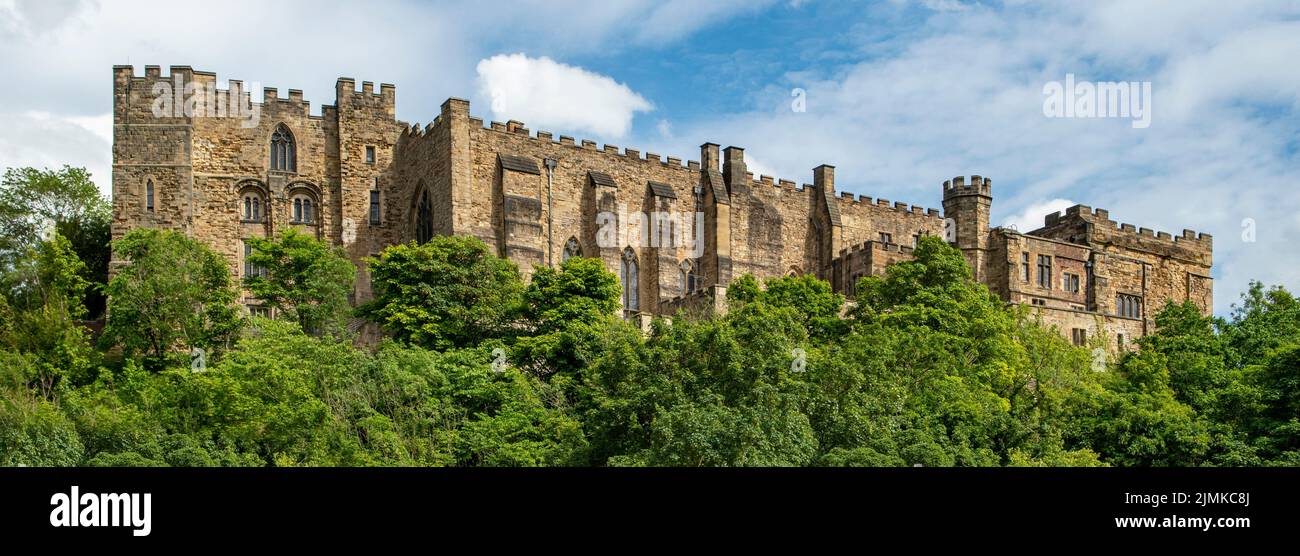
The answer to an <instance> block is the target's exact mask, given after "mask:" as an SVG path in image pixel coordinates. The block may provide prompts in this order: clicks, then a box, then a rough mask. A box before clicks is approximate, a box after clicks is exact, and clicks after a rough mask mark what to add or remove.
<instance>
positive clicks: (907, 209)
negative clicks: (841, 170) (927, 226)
mask: <svg viewBox="0 0 1300 556" xmlns="http://www.w3.org/2000/svg"><path fill="white" fill-rule="evenodd" d="M837 199H838V200H839V202H840V205H841V208H847V209H849V210H852V209H853V207H857V208H861V207H871V208H874V209H885V210H891V211H896V212H900V213H903V214H905V215H907V216H919V217H924V218H933V219H942V218H943V216H942V215H941V213H940V212H939V209H935V208H926V207H922V206H918V205H909V204H907V203H904V202H901V201H897V202H891V201H890V200H889V199H872V198H871V197H870V196H868V195H858V196H856V197H855V196H854V195H853V194H852V193H849V192H847V191H841V192H840V194H839V197H837Z"/></svg>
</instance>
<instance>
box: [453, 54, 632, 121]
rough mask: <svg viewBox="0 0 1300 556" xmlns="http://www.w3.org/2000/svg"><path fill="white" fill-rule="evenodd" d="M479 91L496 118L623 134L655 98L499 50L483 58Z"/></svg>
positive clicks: (593, 75) (547, 61)
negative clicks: (499, 51) (651, 98)
mask: <svg viewBox="0 0 1300 556" xmlns="http://www.w3.org/2000/svg"><path fill="white" fill-rule="evenodd" d="M477 71H478V92H479V96H480V97H482V98H485V99H489V102H490V106H491V111H492V114H493V116H494V118H496V119H499V120H505V119H514V120H520V121H523V122H524V123H525V124H527V125H529V126H531V127H533V128H537V129H547V130H565V131H575V132H580V131H586V132H590V133H593V134H595V135H597V136H600V137H609V138H620V137H623V136H624V135H626V134H627V132H628V130H629V129H631V127H632V117H633V115H635V114H636V113H637V112H648V111H650V110H652V109H653V108H654V106H653V105H652V104H651V103H650V101H648V100H646V99H645V98H644V97H642V96H641V95H639V94H637V93H636V92H635V91H633V90H632V89H630V88H628V87H627V86H626V85H623V84H622V83H618V82H617V81H614V80H613V79H611V78H609V77H607V76H604V75H600V74H598V73H593V72H590V71H587V70H585V69H582V68H579V67H575V66H569V65H565V64H561V63H559V62H556V61H554V60H552V59H550V58H547V57H545V56H543V57H541V58H530V57H528V56H526V55H524V54H498V55H496V56H493V57H491V58H487V59H484V60H481V61H479V63H478V68H477Z"/></svg>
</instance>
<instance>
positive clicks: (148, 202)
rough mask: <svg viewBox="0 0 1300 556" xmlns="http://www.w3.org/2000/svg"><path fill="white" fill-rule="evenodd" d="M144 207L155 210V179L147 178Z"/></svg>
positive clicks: (151, 210) (150, 210)
mask: <svg viewBox="0 0 1300 556" xmlns="http://www.w3.org/2000/svg"><path fill="white" fill-rule="evenodd" d="M144 209H145V210H146V211H148V212H153V180H147V181H145V184H144Z"/></svg>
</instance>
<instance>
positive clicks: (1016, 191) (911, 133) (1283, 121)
mask: <svg viewBox="0 0 1300 556" xmlns="http://www.w3.org/2000/svg"><path fill="white" fill-rule="evenodd" d="M931 4H933V3H931ZM965 7H966V8H967V9H963V10H955V11H938V12H927V13H928V15H925V16H924V18H923V19H922V20H921V23H919V24H918V25H917V27H916V28H909V29H907V30H906V31H900V32H899V33H897V34H896V35H893V36H887V37H883V38H882V37H881V36H880V35H878V34H871V33H864V34H863V36H862V37H860V38H858V39H852V38H850V39H846V40H850V41H852V40H857V41H858V42H857V43H856V44H853V45H850V47H849V48H848V50H849V51H853V50H854V49H855V48H856V49H858V50H861V51H862V52H868V54H860V53H859V54H855V55H854V56H856V58H855V59H852V60H849V61H848V62H846V63H843V64H838V65H833V66H830V67H827V66H824V65H818V64H810V65H809V66H807V67H792V68H791V69H790V71H789V73H788V74H787V75H786V79H785V80H784V81H783V82H777V83H773V84H771V85H770V86H769V87H768V88H767V90H765V91H760V92H758V93H756V94H755V95H754V98H756V99H757V100H756V101H755V102H754V104H753V105H752V106H751V107H750V108H749V109H747V110H745V111H742V112H740V113H730V114H718V115H715V116H712V117H708V118H704V119H702V120H699V121H695V122H682V121H680V120H678V130H677V136H679V137H683V138H687V137H689V138H691V139H693V140H695V141H696V142H698V141H699V140H713V141H715V142H719V143H722V144H724V145H725V144H732V145H738V146H743V147H745V148H746V156H749V155H750V153H754V154H755V155H757V156H760V157H763V160H764V162H765V164H767V165H770V167H771V168H772V169H773V171H775V172H778V175H779V176H782V177H789V178H791V179H796V180H797V181H808V176H810V174H811V171H810V168H812V167H813V166H816V165H817V164H820V163H830V164H834V165H836V166H837V170H836V185H837V187H838V188H839V189H841V190H849V191H854V192H858V193H862V194H867V195H873V196H883V197H886V198H890V199H898V200H904V201H909V202H914V203H917V204H921V205H923V206H924V205H925V204H926V203H930V204H931V205H932V206H937V205H938V197H939V187H940V184H941V183H942V182H943V180H945V179H948V178H950V177H952V176H957V175H963V174H967V175H968V174H980V175H984V176H990V177H992V178H993V179H994V189H993V197H994V200H993V210H994V214H993V221H994V222H1009V223H1016V225H1017V227H1018V228H1020V229H1021V230H1022V231H1027V230H1032V229H1035V228H1038V227H1040V226H1041V219H1042V217H1043V214H1044V213H1046V212H1051V210H1053V209H1054V208H1060V207H1059V205H1060V202H1061V201H1063V200H1065V199H1072V200H1074V201H1076V202H1078V203H1082V204H1087V205H1091V206H1094V207H1102V208H1107V209H1110V213H1111V216H1112V218H1115V219H1117V220H1120V221H1122V222H1127V223H1132V224H1135V225H1137V226H1140V227H1147V228H1152V229H1155V230H1161V231H1168V232H1171V233H1173V234H1175V235H1177V234H1178V233H1180V232H1181V231H1182V229H1184V228H1192V229H1195V230H1197V231H1200V232H1207V233H1212V234H1214V236H1215V243H1214V248H1215V253H1214V256H1215V268H1214V277H1215V278H1216V282H1215V284H1216V285H1215V297H1216V311H1217V312H1219V313H1221V314H1222V313H1223V312H1224V311H1225V310H1226V309H1227V307H1228V306H1229V305H1230V303H1231V302H1232V301H1234V300H1236V299H1237V297H1238V295H1239V293H1240V292H1241V291H1242V289H1243V288H1244V287H1245V285H1246V284H1247V282H1248V280H1250V279H1259V280H1263V281H1265V282H1268V283H1278V284H1285V285H1287V286H1288V287H1290V288H1292V289H1300V261H1297V260H1295V259H1294V258H1287V257H1276V256H1273V255H1271V254H1270V253H1277V252H1283V251H1289V250H1293V247H1291V246H1293V245H1294V243H1295V242H1296V241H1300V218H1297V217H1296V216H1295V215H1296V214H1298V213H1300V192H1297V190H1296V189H1295V188H1294V187H1290V186H1283V185H1281V184H1295V183H1300V148H1297V145H1300V132H1297V131H1296V127H1295V125H1294V122H1295V118H1296V117H1297V114H1298V113H1300V82H1297V79H1298V78H1297V74H1296V73H1295V72H1283V71H1277V68H1278V67H1284V66H1285V65H1286V62H1284V61H1283V60H1294V59H1295V58H1296V57H1297V56H1300V19H1298V18H1300V6H1297V5H1295V4H1291V5H1289V6H1288V5H1286V4H1277V3H1255V2H1247V3H1245V4H1243V5H1236V4H1234V5H1233V6H1224V5H1221V4H1217V3H1212V4H1206V3H1200V2H1185V3H1184V2H1164V3H1131V2H1104V3H1100V4H1096V5H1093V4H1089V5H1087V6H1075V5H1069V4H1065V5H1057V6H1055V7H1053V8H1051V9H1043V8H1041V7H1039V6H1037V5H1034V4H1014V5H1008V6H1002V7H991V6H988V5H981V4H965ZM899 9H907V6H903V5H900V8H899ZM1169 22H1176V23H1177V24H1176V25H1175V24H1171V23H1169ZM953 29H960V30H961V32H960V33H953V32H952V30H953ZM1066 73H1073V74H1075V76H1076V79H1078V80H1088V81H1120V80H1124V81H1150V82H1151V83H1152V90H1153V95H1154V98H1153V99H1152V107H1153V116H1152V124H1151V126H1150V127H1149V128H1148V129H1133V128H1132V127H1131V126H1130V121H1129V120H1121V119H1054V118H1047V117H1045V116H1044V115H1043V111H1042V106H1043V100H1044V97H1043V93H1042V91H1043V85H1044V84H1045V83H1046V82H1048V81H1057V80H1062V79H1063V78H1064V76H1065V74H1066ZM792 87H800V88H803V89H805V90H806V91H807V110H806V112H794V111H792V110H790V107H789V102H790V101H789V95H790V90H791V88H792ZM680 148H689V145H687V144H685V142H684V141H683V145H681V146H680ZM1054 204H1055V205H1056V206H1053V205H1054ZM1245 219H1251V221H1253V222H1255V223H1256V230H1257V233H1256V235H1255V237H1254V238H1253V239H1254V241H1245V240H1243V236H1242V233H1241V232H1242V225H1243V224H1242V223H1243V221H1244V220H1245Z"/></svg>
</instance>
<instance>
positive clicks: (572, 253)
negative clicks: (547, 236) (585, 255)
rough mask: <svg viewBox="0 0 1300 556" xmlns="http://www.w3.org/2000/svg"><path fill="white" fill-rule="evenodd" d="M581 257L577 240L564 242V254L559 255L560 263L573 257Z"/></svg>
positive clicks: (572, 239) (572, 238) (574, 238)
mask: <svg viewBox="0 0 1300 556" xmlns="http://www.w3.org/2000/svg"><path fill="white" fill-rule="evenodd" d="M581 256H582V247H581V246H580V245H578V238H576V237H571V238H569V241H566V242H564V253H562V254H561V255H560V262H561V263H564V262H565V261H568V260H569V259H572V258H574V257H581Z"/></svg>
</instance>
